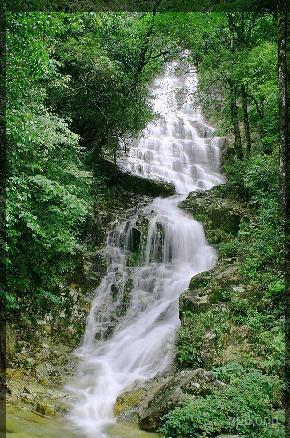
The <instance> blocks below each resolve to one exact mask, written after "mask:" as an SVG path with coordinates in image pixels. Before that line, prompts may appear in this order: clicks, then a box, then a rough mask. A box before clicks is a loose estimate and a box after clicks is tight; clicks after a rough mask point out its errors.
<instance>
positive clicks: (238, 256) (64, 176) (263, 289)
mask: <svg viewBox="0 0 290 438" xmlns="http://www.w3.org/2000/svg"><path fill="white" fill-rule="evenodd" d="M7 25H8V32H7V45H8V46H7V47H8V48H7V97H8V108H7V134H8V147H9V148H8V150H9V155H8V170H9V175H10V176H9V179H8V183H7V207H8V208H7V224H8V259H7V273H8V293H7V295H6V298H7V302H6V308H7V311H8V318H9V321H11V322H12V323H13V322H15V321H18V322H19V321H22V323H23V324H25V321H33V320H35V319H36V318H38V317H39V316H40V315H45V314H46V313H47V312H49V311H50V312H51V310H52V309H55V312H57V311H58V305H59V304H60V303H61V299H60V292H61V290H62V288H63V287H64V284H65V283H67V282H69V281H70V279H71V278H72V277H73V276H74V274H75V272H76V271H77V270H79V269H81V264H82V253H83V252H84V251H85V250H86V249H87V247H88V245H89V244H90V242H88V241H87V240H86V239H85V235H86V229H87V226H88V223H89V222H90V219H91V217H92V216H93V215H94V214H96V211H97V210H96V208H99V209H101V208H102V204H103V203H106V202H107V199H108V198H111V197H115V196H116V195H117V193H118V188H117V187H116V186H115V185H114V184H113V183H112V181H111V180H110V178H109V177H108V175H107V174H106V173H104V172H103V170H102V169H103V167H102V163H103V161H104V159H107V160H110V161H112V163H116V158H117V156H118V152H119V151H120V149H124V148H126V147H127V146H126V145H127V143H128V141H129V140H130V138H134V137H136V136H137V135H138V133H139V132H140V131H141V130H142V129H143V128H144V127H145V126H146V124H147V123H148V122H149V121H150V120H152V119H153V118H154V117H155V116H154V114H153V112H152V109H151V105H150V99H149V96H148V85H149V84H150V81H151V80H152V78H153V77H154V76H155V75H156V74H158V73H159V72H162V69H163V67H164V65H165V63H166V62H167V61H169V60H172V59H176V58H177V57H178V56H179V53H180V51H181V50H184V49H188V50H190V53H191V55H190V56H191V58H192V63H193V64H194V65H195V66H196V67H197V70H198V75H199V85H198V96H199V99H200V102H201V105H202V108H203V112H204V114H205V116H206V118H207V119H208V120H209V121H210V122H211V123H212V124H213V125H214V126H216V127H217V133H218V135H221V136H223V135H224V136H226V137H227V138H228V142H229V147H228V152H227V156H226V159H225V161H224V173H225V174H226V176H227V184H226V185H225V186H223V187H222V191H223V196H226V197H228V198H230V199H233V200H234V201H235V202H237V203H238V204H239V206H240V208H241V209H242V210H243V211H246V212H247V214H246V215H245V218H244V220H242V221H241V224H240V227H239V232H238V233H237V235H236V236H234V237H231V238H230V239H228V240H227V241H223V242H222V243H221V244H220V245H219V252H220V255H221V257H224V258H230V259H233V260H235V263H237V264H238V269H239V273H240V275H241V278H242V281H243V282H244V283H245V284H250V285H251V286H252V290H253V291H254V292H253V293H252V294H251V296H246V297H243V298H240V299H238V300H235V301H233V302H232V304H231V310H230V311H231V318H233V319H234V321H235V323H236V324H240V325H241V326H246V327H248V330H249V332H250V336H249V339H250V340H249V342H250V343H251V345H252V346H251V348H252V355H251V358H250V359H249V357H247V358H246V359H245V360H244V362H243V361H241V363H239V364H236V363H235V364H231V363H230V364H229V365H226V366H224V367H222V368H220V369H219V370H218V371H216V372H217V373H218V375H219V377H220V378H224V379H225V381H227V382H228V383H229V386H228V390H227V392H226V393H224V394H223V395H221V394H220V393H215V394H213V395H211V396H210V397H206V398H200V399H198V400H197V401H196V402H191V403H189V404H187V405H185V406H182V407H180V408H177V409H175V410H173V411H172V412H171V413H169V414H168V416H167V417H166V418H165V420H164V421H165V423H164V426H163V433H164V435H165V436H168V437H169V436H182V437H190V436H193V435H191V433H192V432H191V431H192V430H193V429H192V428H193V427H196V428H197V433H198V431H200V430H202V432H204V433H205V434H207V435H205V436H212V435H210V434H211V433H214V431H219V430H224V429H226V430H227V431H229V432H233V433H237V432H239V433H244V434H246V436H263V437H270V436H271V437H274V436H275V437H277V436H283V426H282V424H283V413H282V383H281V379H282V378H283V367H284V328H283V327H284V319H283V291H284V277H283V276H284V273H283V222H282V217H283V216H282V214H281V206H280V205H279V193H280V192H279V191H280V188H279V187H280V186H279V135H280V134H279V113H278V102H279V86H278V49H277V38H278V37H277V35H278V29H277V26H278V17H277V15H276V14H272V13H271V14H270V13H269V14H267V13H263V14H261V13H258V12H257V13H256V12H255V13H254V12H253V13H248V12H240V13H209V14H208V13H157V12H156V11H155V12H154V11H153V12H152V13H150V12H144V13H121V12H119V13H93V12H92V13H74V14H66V13H61V12H60V13H17V14H12V13H10V14H9V15H8V16H7ZM224 294H225V295H224V297H223V300H225V301H229V300H230V298H229V297H228V296H226V294H227V291H226V290H225V291H224ZM208 316H209V320H210V317H211V315H208ZM194 318H196V317H195V316H194V315H191V316H189V320H188V324H187V325H186V326H185V327H183V328H182V330H181V331H180V333H179V334H178V342H177V363H178V366H180V367H193V368H194V367H197V366H198V363H196V361H195V352H194V351H192V347H191V346H190V345H191V335H190V333H192V331H191V329H190V327H191V326H195V327H196V326H198V327H199V326H200V325H202V324H207V322H206V321H201V320H198V321H196V319H194ZM211 321H214V319H212V320H211ZM218 324H220V327H223V325H222V324H223V321H218ZM221 330H222V329H221ZM255 355H256V356H257V357H258V360H256V359H255ZM231 410H237V411H238V412H239V415H240V416H241V417H243V415H250V416H251V418H253V415H254V416H256V417H257V418H258V420H259V419H260V418H263V419H265V418H266V419H268V420H267V421H268V423H267V421H266V423H265V422H264V423H263V422H261V424H259V421H258V420H257V421H256V423H255V427H254V429H253V425H252V424H250V425H249V424H247V422H245V421H244V422H243V421H241V423H240V424H239V423H237V424H235V425H232V426H231V425H230V424H228V423H227V412H229V411H231ZM205 412H206V413H208V414H207V415H208V417H207V418H206V421H204V415H205V414H204V413H205ZM249 412H250V414H249ZM243 418H244V417H243ZM273 424H274V425H275V427H274V426H273ZM276 424H277V425H278V426H277V427H276ZM196 425H198V426H196ZM255 428H256V429H255ZM257 433H258V435H257ZM255 434H256V435H255ZM196 436H197V435H196ZM199 436H200V435H199Z"/></svg>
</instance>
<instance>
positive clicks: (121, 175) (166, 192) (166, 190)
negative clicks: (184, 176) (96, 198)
mask: <svg viewBox="0 0 290 438" xmlns="http://www.w3.org/2000/svg"><path fill="white" fill-rule="evenodd" d="M99 168H100V171H101V172H102V173H103V174H104V175H106V176H107V177H108V178H109V182H111V184H114V185H119V186H121V187H122V188H123V189H124V190H127V191H129V192H132V193H135V194H139V195H147V196H153V197H156V196H165V197H166V196H171V195H174V194H175V187H174V185H173V184H168V183H165V182H160V181H154V180H149V179H146V178H141V177H139V176H136V175H131V174H129V173H125V172H122V171H121V170H120V169H119V168H118V167H117V166H115V165H114V163H112V162H111V161H108V160H102V161H101V162H99Z"/></svg>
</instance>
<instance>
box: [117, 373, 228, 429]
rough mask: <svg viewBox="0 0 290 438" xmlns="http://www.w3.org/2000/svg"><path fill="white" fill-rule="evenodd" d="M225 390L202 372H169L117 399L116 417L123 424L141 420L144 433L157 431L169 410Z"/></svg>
mask: <svg viewBox="0 0 290 438" xmlns="http://www.w3.org/2000/svg"><path fill="white" fill-rule="evenodd" d="M222 386H224V384H223V383H221V382H219V381H218V380H216V379H215V378H214V377H213V376H212V374H211V373H209V372H208V371H206V370H204V369H202V368H198V369H194V370H193V369H184V370H181V371H176V370H174V371H168V372H167V373H165V374H163V375H160V376H157V377H155V378H153V379H150V380H148V381H147V382H145V384H144V385H143V386H141V387H139V388H133V389H132V390H130V391H127V392H126V393H124V394H122V395H121V396H120V397H118V399H117V402H116V405H115V414H116V415H117V417H118V419H119V420H121V421H136V420H137V419H138V423H139V427H140V428H141V429H142V430H147V431H156V430H157V429H158V428H159V427H160V426H161V424H162V417H163V416H164V415H166V414H167V413H168V412H169V411H170V410H172V409H174V408H175V407H176V406H178V405H179V404H181V403H182V402H184V401H186V400H190V399H192V398H194V397H197V396H202V395H206V394H209V393H210V392H211V391H212V390H213V389H214V388H218V387H222Z"/></svg>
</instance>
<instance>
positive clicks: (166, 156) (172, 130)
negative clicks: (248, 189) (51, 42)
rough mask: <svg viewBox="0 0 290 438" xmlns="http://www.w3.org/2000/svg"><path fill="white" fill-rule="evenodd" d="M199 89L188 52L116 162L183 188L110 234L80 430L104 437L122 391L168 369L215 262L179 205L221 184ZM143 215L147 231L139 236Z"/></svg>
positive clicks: (74, 417)
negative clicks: (186, 296)
mask: <svg viewBox="0 0 290 438" xmlns="http://www.w3.org/2000/svg"><path fill="white" fill-rule="evenodd" d="M196 87H197V75H196V72H195V69H194V68H193V67H192V66H190V65H189V64H188V62H187V60H186V58H184V59H183V60H181V61H179V62H171V63H168V65H167V66H166V69H165V72H164V74H163V75H162V76H161V77H159V78H157V79H156V80H155V81H154V83H153V85H152V88H151V90H152V95H153V98H154V99H153V101H154V106H155V111H156V112H157V113H158V115H159V116H158V119H157V120H156V121H154V122H152V123H150V124H149V125H148V126H147V128H146V129H145V130H144V132H143V133H142V135H141V136H140V138H139V139H138V140H137V141H136V142H135V143H134V144H132V145H131V147H130V150H129V154H128V156H127V155H123V156H122V157H121V158H120V159H119V163H118V164H119V166H120V167H121V168H122V169H123V170H125V171H127V172H130V173H132V174H135V175H139V176H142V177H145V178H150V179H153V180H154V179H155V180H159V181H166V182H170V183H173V184H174V185H175V188H176V193H177V194H176V195H174V196H171V197H169V198H165V199H164V198H156V199H154V201H153V202H152V203H151V204H150V205H148V206H146V207H145V208H143V209H140V211H139V212H138V213H137V215H136V216H134V217H133V218H131V219H130V221H127V222H124V223H121V224H118V226H117V227H116V228H115V230H113V231H112V232H111V233H110V234H109V236H108V238H107V246H106V251H105V252H106V255H107V261H108V270H107V274H106V276H105V277H104V279H103V281H102V283H101V285H100V286H99V287H98V288H97V290H96V291H95V293H96V295H95V299H94V301H93V303H92V308H91V311H90V313H89V316H88V319H87V326H86V332H85V336H84V340H83V343H82V345H81V346H80V347H79V349H78V350H77V355H78V358H79V367H78V370H77V374H76V376H75V378H74V380H73V381H72V382H71V384H70V386H69V389H70V391H71V392H72V393H73V394H74V397H75V401H74V403H73V407H72V410H71V412H70V414H69V418H70V420H71V421H72V422H73V423H74V424H75V426H76V427H77V428H78V429H79V430H80V432H81V433H82V434H83V435H82V436H86V437H94V438H104V437H106V436H107V434H106V427H107V426H108V425H109V424H112V422H114V416H113V407H114V403H115V400H116V397H117V396H118V395H119V394H121V393H122V392H124V391H125V390H126V389H128V388H130V386H132V385H133V384H136V383H140V384H141V383H142V382H144V381H145V380H146V379H149V378H151V377H153V376H155V375H156V374H157V373H159V372H162V371H163V370H165V369H166V368H168V367H169V366H170V364H171V363H172V359H173V357H172V356H173V344H174V334H175V331H176V328H177V327H178V325H179V318H178V298H179V296H180V294H181V293H182V292H183V291H184V290H185V289H186V288H187V287H188V284H189V282H190V279H191V278H192V277H193V276H194V275H196V274H197V273H199V272H202V271H206V270H209V269H211V268H212V267H213V266H214V265H215V263H216V253H215V251H214V249H213V248H212V247H210V246H209V245H208V243H207V241H206V239H205V235H204V231H203V227H202V225H201V224H199V223H198V222H197V221H195V220H194V219H192V217H191V216H189V215H188V214H186V213H184V212H183V211H182V210H181V209H179V208H178V204H179V203H180V202H181V201H182V200H184V199H185V198H186V196H187V194H188V193H189V192H191V191H195V190H207V189H210V188H211V187H213V186H215V185H217V184H221V183H223V177H222V175H221V174H220V173H219V158H220V150H219V138H218V137H215V136H214V129H213V128H212V127H210V126H208V125H207V124H206V123H205V122H204V120H203V118H202V115H201V113H200V110H199V108H198V105H197V103H196V100H197V99H196V96H195V94H196ZM142 218H143V220H145V219H146V221H147V222H146V224H147V225H146V227H147V228H146V236H147V237H146V239H145V240H144V239H143V240H144V241H142V242H140V236H138V235H136V230H137V228H138V223H139V222H140V220H142ZM144 218H145V219H144ZM138 237H139V241H138ZM134 245H135V246H137V247H138V260H137V262H136V263H135V264H132V263H130V257H131V256H132V253H133V252H134V251H135V250H134Z"/></svg>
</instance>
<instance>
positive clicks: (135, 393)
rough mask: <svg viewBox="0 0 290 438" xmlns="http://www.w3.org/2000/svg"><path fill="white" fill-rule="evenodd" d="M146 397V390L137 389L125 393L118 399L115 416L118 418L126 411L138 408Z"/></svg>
mask: <svg viewBox="0 0 290 438" xmlns="http://www.w3.org/2000/svg"><path fill="white" fill-rule="evenodd" d="M143 397H144V389H142V388H137V389H135V390H132V391H130V392H125V393H124V394H122V395H121V396H119V397H118V398H117V401H116V403H115V406H114V415H115V416H116V417H118V416H119V415H120V414H122V413H123V412H124V411H127V410H128V409H131V408H133V407H136V406H138V404H139V403H140V402H141V400H142V398H143Z"/></svg>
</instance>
